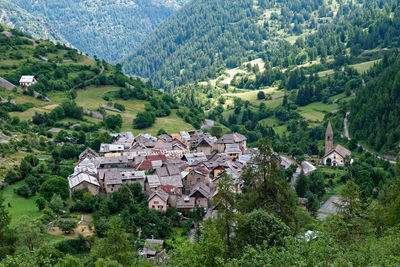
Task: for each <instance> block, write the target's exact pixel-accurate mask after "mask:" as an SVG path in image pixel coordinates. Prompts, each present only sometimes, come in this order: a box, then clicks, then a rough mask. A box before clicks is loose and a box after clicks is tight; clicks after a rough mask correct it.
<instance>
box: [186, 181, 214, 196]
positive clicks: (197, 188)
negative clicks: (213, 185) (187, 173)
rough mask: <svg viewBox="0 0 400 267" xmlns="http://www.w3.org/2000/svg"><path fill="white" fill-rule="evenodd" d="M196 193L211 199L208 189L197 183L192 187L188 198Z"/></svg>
mask: <svg viewBox="0 0 400 267" xmlns="http://www.w3.org/2000/svg"><path fill="white" fill-rule="evenodd" d="M197 192H198V193H200V194H201V195H203V196H204V197H205V198H210V197H211V191H210V188H209V187H208V186H207V185H205V184H204V183H202V182H199V183H197V184H195V185H194V186H193V188H192V191H191V192H190V195H189V196H190V197H192V196H194V195H195V194H196V193H197Z"/></svg>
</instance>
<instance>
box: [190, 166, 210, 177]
mask: <svg viewBox="0 0 400 267" xmlns="http://www.w3.org/2000/svg"><path fill="white" fill-rule="evenodd" d="M193 171H195V172H197V173H199V174H202V175H207V174H209V173H210V171H209V170H207V168H205V167H200V166H198V167H195V168H194V169H193Z"/></svg>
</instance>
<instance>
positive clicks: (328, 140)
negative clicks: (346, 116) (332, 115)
mask: <svg viewBox="0 0 400 267" xmlns="http://www.w3.org/2000/svg"><path fill="white" fill-rule="evenodd" d="M332 149H333V130H332V125H331V121H328V127H326V132H325V154H327V153H328V152H329V151H331V150H332Z"/></svg>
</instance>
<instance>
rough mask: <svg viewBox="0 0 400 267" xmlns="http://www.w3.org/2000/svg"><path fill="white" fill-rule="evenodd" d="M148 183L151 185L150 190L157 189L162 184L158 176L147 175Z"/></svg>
mask: <svg viewBox="0 0 400 267" xmlns="http://www.w3.org/2000/svg"><path fill="white" fill-rule="evenodd" d="M146 181H147V182H148V183H149V187H150V188H157V187H158V186H159V185H161V183H160V177H158V176H157V175H146Z"/></svg>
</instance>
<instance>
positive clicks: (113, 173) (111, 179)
mask: <svg viewBox="0 0 400 267" xmlns="http://www.w3.org/2000/svg"><path fill="white" fill-rule="evenodd" d="M99 175H102V176H103V177H101V176H99V177H100V179H103V178H104V184H105V185H106V186H107V185H120V184H122V179H121V173H120V172H119V170H118V168H110V169H102V170H101V171H100V170H99Z"/></svg>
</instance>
